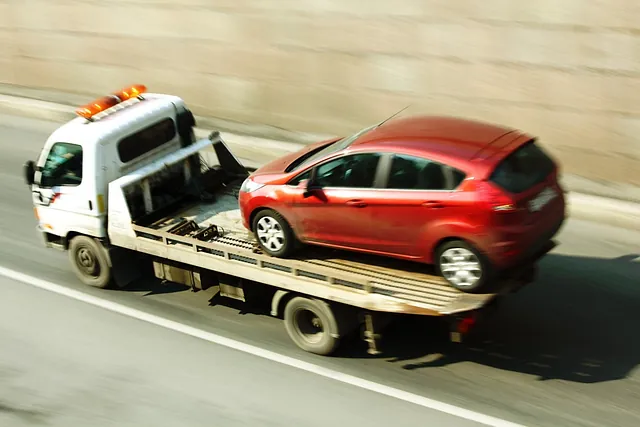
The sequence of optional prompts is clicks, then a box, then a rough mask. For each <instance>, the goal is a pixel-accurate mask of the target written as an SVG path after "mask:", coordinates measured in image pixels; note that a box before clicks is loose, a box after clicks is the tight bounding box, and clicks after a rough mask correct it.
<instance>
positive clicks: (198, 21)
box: [0, 0, 640, 185]
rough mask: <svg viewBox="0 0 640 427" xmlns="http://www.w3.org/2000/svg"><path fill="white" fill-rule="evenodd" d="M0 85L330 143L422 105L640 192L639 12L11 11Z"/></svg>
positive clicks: (461, 5)
mask: <svg viewBox="0 0 640 427" xmlns="http://www.w3.org/2000/svg"><path fill="white" fill-rule="evenodd" d="M0 82H2V83H10V84H16V85H22V86H29V87H37V88H51V89H57V90H62V91H67V92H73V93H80V94H87V95H90V96H93V95H98V94H100V95H101V94H103V93H108V92H111V91H113V90H114V88H118V87H120V86H122V85H126V84H129V83H131V82H141V83H144V84H146V85H147V86H148V87H149V89H150V90H153V91H159V92H170V93H175V94H178V95H180V96H182V97H183V98H185V100H186V101H187V102H189V104H191V106H192V108H193V109H194V111H196V112H197V113H198V114H201V115H209V116H215V117H220V118H225V119H231V120H238V121H245V122H248V123H264V124H269V125H274V126H280V127H283V128H287V129H291V130H300V131H310V132H318V133H329V134H342V133H350V132H353V131H355V130H357V129H359V128H360V127H363V126H365V125H368V124H369V123H372V122H375V121H378V120H381V119H383V118H385V117H387V116H389V115H391V114H393V113H394V112H396V111H397V110H400V109H401V108H404V107H405V106H407V105H411V107H410V108H409V109H408V110H407V112H406V114H412V113H413V114H417V113H433V114H452V115H459V116H466V117H472V118H477V119H483V120H489V121H493V122H499V123H503V124H507V125H510V126H514V127H518V128H522V129H525V130H527V131H529V132H531V133H533V134H535V135H537V136H539V137H540V140H541V142H542V143H543V144H545V145H546V146H547V147H549V150H550V151H552V152H553V154H555V155H556V156H558V158H559V159H560V160H561V161H562V163H563V169H564V170H565V171H566V172H570V173H573V174H577V175H582V176H585V177H589V178H591V179H598V180H605V181H614V182H623V183H628V184H635V185H640V2H639V1H638V0H607V1H605V0H562V1H560V0H537V1H536V2H517V1H513V0H485V1H477V0H396V1H395V2H390V1H388V0H215V1H212V0H111V1H109V2H104V1H97V0H85V1H75V0H0Z"/></svg>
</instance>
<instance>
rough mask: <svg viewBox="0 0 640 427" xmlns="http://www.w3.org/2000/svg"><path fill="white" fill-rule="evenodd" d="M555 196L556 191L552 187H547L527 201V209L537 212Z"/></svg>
mask: <svg viewBox="0 0 640 427" xmlns="http://www.w3.org/2000/svg"><path fill="white" fill-rule="evenodd" d="M555 197H556V192H555V191H554V190H553V188H550V187H547V188H545V189H544V190H542V191H541V192H540V193H538V195H537V196H536V198H535V199H532V200H530V201H529V211H531V212H539V211H541V210H542V208H544V207H545V206H546V205H547V204H548V203H549V202H550V201H551V200H553V199H554V198H555Z"/></svg>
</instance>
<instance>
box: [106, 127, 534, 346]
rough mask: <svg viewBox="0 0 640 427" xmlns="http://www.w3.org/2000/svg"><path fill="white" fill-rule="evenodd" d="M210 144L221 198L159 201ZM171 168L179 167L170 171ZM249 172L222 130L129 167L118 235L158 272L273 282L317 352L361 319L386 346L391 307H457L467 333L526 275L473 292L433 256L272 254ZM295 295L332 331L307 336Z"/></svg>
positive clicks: (119, 183) (213, 282)
mask: <svg viewBox="0 0 640 427" xmlns="http://www.w3.org/2000/svg"><path fill="white" fill-rule="evenodd" d="M211 145H213V148H214V151H215V152H216V154H217V156H218V158H219V159H220V163H221V164H222V165H223V166H221V167H220V168H219V169H218V172H219V171H220V170H222V171H223V173H222V174H221V175H220V174H218V175H219V176H226V177H227V178H226V179H225V181H224V183H223V184H222V185H221V186H219V188H216V189H215V190H211V189H209V190H208V191H209V193H210V195H212V196H213V197H212V198H213V200H212V201H202V200H199V199H198V198H195V199H194V198H193V197H192V198H189V197H187V196H185V195H184V194H186V193H187V192H183V193H181V195H180V196H178V197H177V198H175V200H173V201H172V202H170V203H168V204H165V205H163V206H162V207H160V208H159V207H156V206H155V205H154V201H153V200H154V195H153V194H154V188H156V189H157V188H161V187H162V185H163V184H162V183H163V180H162V179H163V178H158V176H162V175H163V174H164V176H165V177H167V176H169V175H171V173H173V174H174V176H173V178H171V179H175V176H178V178H179V179H178V180H179V181H180V180H182V181H184V182H185V185H188V183H189V182H190V181H191V180H192V176H193V175H194V173H193V171H192V167H193V166H192V165H193V163H192V159H193V157H194V155H197V153H198V151H199V150H205V151H206V150H209V152H210V148H211ZM190 159H191V160H190ZM229 163H231V164H229ZM225 164H226V165H225ZM171 168H173V169H172V170H173V172H171V173H167V171H168V170H170V169H171ZM176 174H177V175H176ZM246 176H248V172H247V171H246V169H244V168H243V167H242V166H241V165H240V163H239V162H238V161H237V159H235V157H233V155H232V154H231V153H230V151H229V150H228V149H227V147H226V145H225V144H224V142H223V141H222V140H221V139H220V136H219V134H218V133H217V132H214V133H213V134H212V135H211V136H210V138H209V140H201V141H197V142H195V143H194V144H193V145H190V146H187V147H185V148H182V149H181V150H179V151H177V152H175V153H172V154H171V155H170V156H168V158H165V159H163V160H162V161H161V162H156V163H153V164H150V165H148V166H146V167H145V168H143V169H142V170H138V171H135V172H133V173H131V174H129V175H125V176H123V177H121V178H119V179H117V180H115V181H113V182H111V183H110V184H109V199H110V204H109V214H108V218H109V219H108V221H109V227H108V229H109V240H110V244H111V245H113V246H116V247H121V248H126V249H129V250H132V251H134V252H136V253H140V254H145V255H147V256H150V257H152V259H153V261H154V271H155V275H156V277H158V278H161V279H166V280H170V281H174V282H179V283H183V284H187V285H189V286H191V287H192V288H193V289H194V290H199V289H207V288H210V287H216V286H217V287H218V288H217V289H218V291H219V293H220V294H221V295H223V296H226V297H231V298H235V299H239V300H242V301H245V290H246V287H248V286H252V284H262V285H267V286H268V287H271V288H272V289H273V293H272V294H271V298H272V301H271V314H272V315H274V316H278V315H280V314H282V313H283V311H284V317H285V326H286V327H287V330H288V332H289V335H290V336H291V338H292V339H293V340H294V341H295V342H296V344H298V345H299V346H300V347H301V348H303V349H305V350H307V351H311V352H314V353H318V354H329V353H331V352H332V351H333V350H334V349H335V347H336V346H337V340H338V339H339V338H340V337H342V336H344V335H345V334H346V333H349V332H350V331H352V330H354V329H355V328H357V327H358V326H359V325H361V324H364V326H365V337H366V340H367V341H368V342H369V344H370V351H371V352H373V353H375V352H377V342H376V337H378V334H377V333H376V330H375V328H374V319H379V318H380V317H381V316H379V315H380V314H385V313H386V314H392V313H402V314H412V315H423V316H439V317H442V316H448V317H450V318H451V319H452V320H454V321H453V322H452V325H453V326H452V338H453V339H454V340H458V339H459V338H460V337H461V335H462V332H463V331H461V329H460V328H459V325H461V324H464V325H468V324H469V322H468V321H469V319H472V318H475V316H476V314H477V313H479V312H480V310H481V309H483V308H485V307H487V306H489V305H491V303H492V302H495V301H496V300H497V299H498V297H500V296H503V295H505V294H508V293H511V292H514V291H516V290H517V289H518V288H519V287H521V286H523V285H524V284H526V283H527V281H526V280H524V281H523V280H522V279H520V278H516V277H514V279H513V280H506V281H504V283H501V284H500V286H497V287H496V289H497V290H496V291H495V292H493V293H488V294H469V293H464V292H461V291H459V290H457V289H455V288H453V287H451V286H449V285H448V284H447V283H446V282H445V280H444V279H443V278H441V277H438V276H434V275H430V274H427V273H426V272H425V271H426V269H427V266H423V265H421V264H418V263H411V262H405V261H396V260H391V259H387V258H381V257H373V256H367V255H360V254H354V253H347V252H343V251H337V250H324V249H317V248H314V249H311V248H309V249H308V250H305V251H303V252H301V254H300V256H298V257H296V258H292V259H280V258H274V257H271V256H268V255H265V254H263V253H261V252H260V250H259V249H258V245H257V243H256V242H255V240H254V238H253V237H252V235H251V234H250V233H249V231H248V230H246V229H245V228H244V227H243V226H242V223H241V218H240V212H239V209H238V201H237V191H238V188H239V186H240V184H241V182H242V180H244V178H246ZM166 179H169V178H166ZM154 186H155V187H154ZM134 190H135V191H134ZM136 191H137V192H136ZM155 194H156V195H157V194H158V193H157V190H156V191H155ZM135 197H138V198H137V199H135ZM134 199H135V200H134ZM136 200H137V201H138V202H136ZM140 200H142V201H143V202H144V203H143V204H144V206H145V212H144V213H143V214H133V213H132V212H131V210H130V209H129V208H128V207H131V206H136V203H137V204H138V205H139V204H140ZM421 270H423V271H421ZM291 301H294V302H295V304H293V305H296V307H297V306H300V307H298V308H299V310H298V311H300V310H302V311H304V310H307V311H310V312H313V313H314V314H315V315H316V320H317V322H316V326H317V324H318V323H322V325H321V328H325V329H326V332H327V333H326V334H325V335H326V336H329V337H330V338H331V340H332V341H331V342H329V343H325V344H323V345H316V344H313V343H311V341H309V340H307V342H305V339H306V338H305V337H304V336H303V335H304V333H303V332H301V331H300V330H299V329H300V328H299V327H298V330H297V331H292V328H294V329H295V327H296V325H294V324H293V323H291V322H292V321H289V322H288V321H287V316H289V317H291V316H293V314H291V310H289V307H290V306H291V305H292V304H291ZM283 307H284V308H283ZM292 310H293V309H292ZM356 314H357V316H356ZM383 317H384V316H383ZM356 318H357V319H356ZM289 320H290V319H289ZM294 323H295V322H294ZM298 326H300V325H298ZM296 334H297V335H296ZM455 336H457V338H455Z"/></svg>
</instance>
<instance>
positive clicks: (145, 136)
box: [118, 118, 176, 163]
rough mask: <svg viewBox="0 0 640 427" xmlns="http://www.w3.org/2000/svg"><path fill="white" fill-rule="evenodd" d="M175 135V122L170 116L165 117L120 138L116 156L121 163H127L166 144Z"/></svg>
mask: <svg viewBox="0 0 640 427" xmlns="http://www.w3.org/2000/svg"><path fill="white" fill-rule="evenodd" d="M175 137H176V124H175V122H174V121H173V120H171V119H170V118H166V119H163V120H161V121H159V122H158V123H155V124H153V125H151V126H149V127H146V128H144V129H142V130H141V131H139V132H136V133H134V134H132V135H129V136H127V137H126V138H123V139H122V140H120V142H119V143H118V156H119V157H120V161H121V162H122V163H128V162H130V161H132V160H135V159H137V158H138V157H140V156H142V155H144V154H147V153H148V152H150V151H152V150H155V149H156V148H158V147H160V146H162V145H164V144H166V143H167V142H169V141H171V140H173V138H175Z"/></svg>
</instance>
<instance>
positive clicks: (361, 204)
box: [347, 200, 367, 208]
mask: <svg viewBox="0 0 640 427" xmlns="http://www.w3.org/2000/svg"><path fill="white" fill-rule="evenodd" d="M347 206H353V207H354V208H364V207H365V206H367V204H366V203H365V202H363V201H362V200H349V201H348V202H347Z"/></svg>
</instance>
